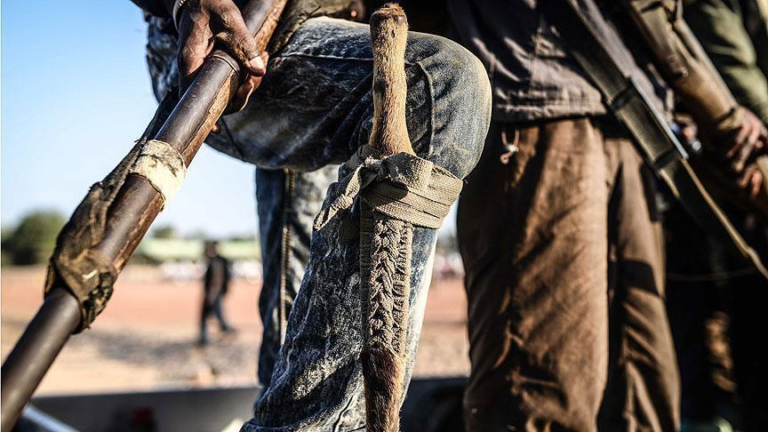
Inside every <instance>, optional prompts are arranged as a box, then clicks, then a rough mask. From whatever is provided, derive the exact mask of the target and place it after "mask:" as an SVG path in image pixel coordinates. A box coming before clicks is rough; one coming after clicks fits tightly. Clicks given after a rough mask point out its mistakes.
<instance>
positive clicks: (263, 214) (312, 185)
mask: <svg viewBox="0 0 768 432" xmlns="http://www.w3.org/2000/svg"><path fill="white" fill-rule="evenodd" d="M337 170H338V166H336V165H329V166H327V167H325V168H321V169H319V170H317V171H312V172H297V171H292V170H267V169H261V168H256V207H257V210H258V215H259V239H260V243H261V262H262V267H263V284H262V287H261V292H260V293H259V315H261V321H262V323H263V327H264V331H263V336H262V340H261V347H260V348H259V369H258V376H259V383H260V384H261V385H262V386H264V387H268V386H269V383H270V380H271V378H272V370H273V369H274V367H275V361H276V359H277V353H278V351H279V350H280V346H281V345H282V344H283V340H284V339H285V330H286V326H287V324H288V315H289V314H290V312H291V309H292V308H293V302H294V300H295V299H296V295H297V294H298V292H299V287H300V286H301V280H302V278H303V277H304V272H305V270H306V268H307V261H309V244H310V239H311V238H312V223H313V221H314V219H315V216H317V214H318V213H319V212H320V208H321V206H322V205H323V198H324V197H325V192H326V190H327V189H328V186H329V185H330V184H331V182H333V180H334V179H336V171H337Z"/></svg>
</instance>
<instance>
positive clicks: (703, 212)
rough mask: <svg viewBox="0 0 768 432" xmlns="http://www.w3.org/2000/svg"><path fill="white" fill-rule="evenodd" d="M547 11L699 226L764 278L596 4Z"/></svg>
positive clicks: (576, 1)
mask: <svg viewBox="0 0 768 432" xmlns="http://www.w3.org/2000/svg"><path fill="white" fill-rule="evenodd" d="M546 13H547V17H548V19H550V21H551V22H552V23H553V24H554V25H555V27H556V28H557V29H558V30H559V31H560V33H561V35H562V36H563V38H562V39H563V40H564V41H565V42H566V44H567V46H568V48H569V49H570V52H571V53H573V55H574V57H575V58H576V60H577V61H578V63H579V64H580V65H581V67H582V68H583V69H584V71H585V72H586V74H587V76H588V77H589V78H590V79H591V81H592V82H593V83H594V84H595V86H596V87H597V88H598V89H599V90H600V92H601V93H602V95H603V99H604V102H605V104H606V106H607V107H608V109H609V111H610V112H611V113H613V114H614V115H615V116H616V118H617V119H618V120H619V121H620V122H621V123H622V124H623V125H624V126H625V127H626V128H627V130H628V131H629V133H630V135H631V137H632V138H633V140H632V141H633V142H634V144H635V147H636V148H637V150H638V151H639V152H640V154H641V155H642V156H643V157H644V159H645V161H646V163H647V164H648V165H649V166H650V167H651V168H652V169H653V171H654V172H655V173H656V174H657V175H658V177H659V178H661V179H662V181H663V182H664V183H665V184H666V185H667V187H668V188H669V190H670V191H671V193H672V194H673V195H674V196H675V198H676V199H677V200H678V201H679V202H680V204H681V205H682V206H683V208H685V209H686V211H687V212H688V213H689V214H690V215H691V216H692V217H693V218H694V220H696V222H697V223H698V224H699V225H701V226H702V228H704V229H705V230H707V232H709V233H710V234H712V235H713V236H714V237H715V238H717V239H719V240H720V241H721V242H722V243H723V244H724V245H727V246H729V247H730V249H732V250H733V251H734V252H736V253H738V254H739V255H741V256H742V257H743V258H744V259H746V260H747V261H748V262H750V263H751V264H752V266H754V268H755V269H756V270H757V271H758V272H759V273H760V274H762V275H763V276H764V277H766V278H768V270H766V268H765V266H764V265H763V262H762V260H761V258H760V256H759V255H758V254H757V252H755V250H754V249H752V247H750V245H749V244H748V243H747V242H746V241H745V240H744V238H743V237H742V236H741V234H740V233H739V232H738V230H737V229H736V228H735V227H734V225H733V224H732V223H731V221H730V220H729V219H728V217H727V216H726V215H725V213H724V212H723V211H722V210H721V209H720V207H719V206H718V205H717V203H716V202H715V201H714V200H713V199H712V197H711V196H710V194H709V193H708V192H707V190H706V189H705V188H704V186H703V185H702V183H701V181H700V180H699V178H698V176H697V175H696V173H695V172H694V171H693V169H692V168H691V166H690V164H689V162H688V153H687V152H686V150H685V148H684V147H683V146H682V144H681V143H680V142H679V140H678V139H677V136H675V134H674V133H673V131H672V129H671V128H670V126H669V124H668V123H667V119H666V118H665V117H664V116H663V115H662V114H661V112H659V110H658V109H657V108H656V106H655V105H654V103H653V102H652V101H651V100H650V98H649V97H648V95H647V94H646V92H645V91H644V90H643V89H642V88H641V87H640V85H639V84H638V82H637V80H636V78H635V77H634V76H633V72H634V71H635V70H637V66H636V65H634V64H632V63H629V62H631V61H632V60H631V59H632V58H633V57H632V55H631V53H629V50H628V49H627V48H626V47H625V46H624V45H623V44H622V43H621V41H615V40H611V39H609V38H610V36H608V35H607V34H606V29H607V24H606V23H605V22H604V21H602V15H601V12H600V11H599V8H598V7H597V5H596V4H595V3H594V2H593V1H592V0H549V1H548V2H547V10H546ZM609 40H610V41H609ZM609 44H610V45H609ZM628 59H630V60H628Z"/></svg>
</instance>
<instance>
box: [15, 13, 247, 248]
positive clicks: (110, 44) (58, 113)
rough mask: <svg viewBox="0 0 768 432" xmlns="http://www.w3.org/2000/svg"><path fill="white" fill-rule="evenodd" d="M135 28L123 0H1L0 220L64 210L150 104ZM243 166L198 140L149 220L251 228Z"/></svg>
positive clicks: (135, 131) (126, 141) (120, 147)
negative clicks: (170, 195) (182, 175)
mask: <svg viewBox="0 0 768 432" xmlns="http://www.w3.org/2000/svg"><path fill="white" fill-rule="evenodd" d="M145 42H146V38H145V24H144V20H143V17H142V13H141V11H140V10H139V8H138V7H136V6H135V5H134V4H133V3H131V2H130V1H129V0H78V1H59V0H36V1H30V0H3V1H2V133H1V138H2V187H1V190H0V192H1V194H0V200H1V202H0V205H1V208H0V214H1V215H2V224H3V226H8V225H12V224H14V223H15V222H16V221H17V220H18V219H19V217H20V216H21V215H23V214H24V213H25V212H27V211H29V210H31V209H35V208H52V209H56V210H60V211H61V212H62V213H65V214H66V215H69V214H70V213H71V212H72V210H73V209H74V208H75V206H76V205H77V203H78V202H79V201H80V199H82V197H83V196H84V195H85V193H86V191H87V190H88V187H89V186H90V185H91V184H92V183H94V182H95V181H97V180H100V179H101V178H102V177H103V176H104V175H105V174H106V173H107V172H109V171H110V170H111V169H112V168H113V167H114V166H115V165H116V164H117V162H118V161H119V160H120V159H121V158H122V156H124V155H125V154H126V152H127V151H128V150H129V149H130V148H131V146H132V145H133V141H134V140H135V139H137V138H138V137H139V135H140V134H141V132H143V130H144V128H145V127H146V125H147V123H148V122H149V120H150V118H151V117H152V114H153V113H154V111H155V108H156V106H157V104H156V102H155V98H154V96H153V95H152V92H151V87H150V82H149V75H148V73H147V67H146V63H145V61H144V45H145ZM253 197H254V184H253V167H252V166H250V165H247V164H244V163H242V162H239V161H236V160H234V159H232V158H228V157H226V156H223V155H221V154H220V153H217V152H215V151H213V150H211V149H210V148H208V147H207V146H204V147H203V149H202V150H201V151H200V153H199V154H198V156H197V158H196V159H195V161H194V162H193V163H192V165H191V166H190V167H189V171H188V175H187V179H186V181H185V182H184V185H183V187H182V188H181V190H180V191H179V193H178V194H177V195H176V197H175V198H174V199H173V201H171V202H170V203H169V205H168V207H167V208H166V210H165V211H164V212H163V213H162V214H161V215H160V217H159V218H158V219H157V221H156V222H155V225H158V224H161V223H173V224H174V225H176V226H177V227H179V228H180V229H181V230H182V231H184V232H190V231H195V230H199V229H201V230H204V231H206V232H208V233H210V234H213V235H218V236H224V235H229V234H240V233H249V232H250V233H253V232H256V216H255V214H256V212H255V200H254V198H253Z"/></svg>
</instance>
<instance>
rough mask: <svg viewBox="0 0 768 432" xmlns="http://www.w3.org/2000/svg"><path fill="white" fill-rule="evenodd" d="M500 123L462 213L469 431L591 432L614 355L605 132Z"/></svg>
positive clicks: (563, 124)
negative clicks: (610, 341) (609, 313)
mask: <svg viewBox="0 0 768 432" xmlns="http://www.w3.org/2000/svg"><path fill="white" fill-rule="evenodd" d="M491 130H492V132H491V133H490V134H489V136H488V141H487V143H486V148H485V151H484V153H483V158H482V160H481V162H480V164H479V166H478V167H477V169H475V171H474V172H473V173H472V175H471V176H470V177H469V178H468V182H467V185H466V187H465V190H464V192H463V194H462V197H461V199H460V202H459V211H458V222H459V225H458V234H459V248H460V251H461V254H462V258H463V259H464V263H465V268H466V286H467V294H468V307H469V311H468V324H469V338H470V360H471V363H472V370H471V374H470V378H469V383H468V387H467V390H466V394H465V400H464V406H465V420H466V424H467V429H468V430H469V431H472V432H475V431H489V432H491V431H493V432H495V431H502V430H518V431H523V430H579V431H588V430H594V429H595V428H596V423H595V420H596V417H597V412H598V407H599V404H600V400H601V397H602V393H603V389H604V385H605V380H606V373H607V361H608V329H607V324H608V317H607V310H608V308H607V302H608V299H607V254H608V248H607V237H608V233H607V207H608V206H607V203H608V195H609V184H608V183H609V182H608V180H607V179H608V178H609V177H608V174H607V171H608V169H607V162H606V158H605V154H604V149H603V141H602V137H601V135H600V133H599V131H598V130H597V129H596V128H595V126H594V125H593V124H592V122H591V120H590V119H588V118H581V119H576V120H561V121H550V122H543V123H537V124H532V125H517V127H515V126H514V125H506V126H505V125H501V124H494V126H493V127H492V129H491ZM502 133H503V135H502ZM505 145H506V146H505ZM515 150H516V151H515ZM509 152H514V153H511V154H509ZM504 153H507V154H506V155H504ZM502 155H504V157H502Z"/></svg>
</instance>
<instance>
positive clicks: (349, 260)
mask: <svg viewBox="0 0 768 432" xmlns="http://www.w3.org/2000/svg"><path fill="white" fill-rule="evenodd" d="M368 32H369V30H368V27H367V26H364V25H360V24H353V23H349V22H344V21H339V20H332V19H323V18H321V19H314V20H311V21H309V22H308V23H307V24H305V25H304V26H302V27H301V28H300V29H299V31H298V32H297V33H296V34H295V35H294V37H293V39H292V40H291V41H290V43H289V44H288V46H287V47H286V48H285V49H284V50H283V51H282V52H281V53H279V54H278V55H277V56H274V57H273V58H272V59H271V60H270V64H269V70H270V72H269V74H268V75H267V78H266V79H265V81H264V83H263V84H262V87H261V88H260V89H259V91H258V92H257V93H256V94H255V95H254V98H253V99H252V102H251V104H250V105H249V107H248V108H246V110H245V111H244V112H243V113H240V114H236V115H233V116H230V117H228V118H227V119H226V122H227V125H228V127H229V128H230V129H232V130H238V131H240V134H239V136H241V137H242V138H241V140H240V142H238V143H236V146H237V147H238V149H239V151H240V152H241V153H242V154H243V155H244V156H245V158H246V159H247V160H250V161H252V162H254V163H256V164H258V165H260V166H262V167H268V168H278V167H288V168H292V169H297V170H313V169H316V168H319V167H322V166H324V165H327V164H329V163H338V162H342V161H345V160H347V159H349V158H350V156H351V155H352V154H353V152H355V151H356V150H357V148H358V147H360V146H361V145H362V144H365V143H366V142H367V140H368V135H369V132H370V129H371V125H372V114H373V107H372V99H371V72H372V61H371V58H372V57H371V51H370V42H369V40H370V36H369V33H368ZM406 62H407V66H406V74H407V79H408V100H407V116H408V127H409V135H410V137H411V140H412V141H413V145H414V148H415V150H416V152H417V153H418V154H419V155H420V156H421V157H424V158H425V159H427V160H430V161H432V162H434V163H436V164H437V165H439V166H442V167H444V168H446V169H447V170H449V171H450V172H451V173H452V174H453V175H455V176H457V177H459V178H463V177H464V176H466V175H467V174H468V173H469V171H470V170H471V169H472V168H473V167H474V165H475V163H476V162H477V160H478V158H479V155H480V152H481V149H482V145H483V139H484V137H485V133H486V131H487V126H488V121H489V115H490V88H489V84H488V80H487V77H486V75H485V72H484V70H483V69H482V65H481V64H480V63H479V62H478V61H477V60H476V59H475V58H474V57H473V56H472V55H471V54H469V53H468V52H467V51H466V50H464V49H463V48H460V47H459V46H458V45H455V44H453V43H451V42H449V41H447V40H445V39H441V38H437V37H434V36H427V35H421V34H416V33H412V34H411V35H410V40H409V45H408V49H407V51H406ZM237 137H238V135H237V134H236V135H235V138H236V139H237ZM347 170H348V168H346V167H342V168H341V172H342V175H344V174H346V171H347ZM337 193H338V191H336V189H335V188H334V186H332V187H331V188H330V189H329V195H328V198H327V199H333V198H335V195H336V194H337ZM354 211H355V212H356V211H357V209H355V210H354ZM338 229H339V222H338V220H336V219H334V220H332V221H331V222H330V224H329V225H327V226H326V227H324V228H323V229H322V230H320V231H317V232H314V233H313V236H312V244H311V249H310V258H309V262H308V263H307V270H306V274H305V276H304V280H303V281H302V286H301V288H300V290H299V293H298V296H297V297H296V299H295V302H294V305H293V310H292V311H291V313H290V316H289V317H288V325H287V330H286V338H285V344H284V345H283V346H282V347H281V349H280V352H279V354H278V358H277V362H276V364H275V370H274V372H273V374H272V377H271V384H270V386H269V387H268V388H267V389H266V390H265V391H264V393H263V394H262V396H261V398H260V399H259V401H257V403H256V406H255V416H254V418H253V419H252V420H251V421H250V422H248V423H247V424H246V425H245V426H244V427H243V429H244V430H247V431H251V430H297V429H311V430H356V429H360V428H362V427H363V424H364V418H363V412H362V409H363V408H362V404H361V402H362V399H363V395H362V375H361V368H360V364H359V361H358V358H357V357H358V354H359V352H360V349H361V347H362V345H361V344H362V331H361V330H362V329H361V324H360V323H361V321H362V318H361V310H360V306H361V302H360V298H359V296H358V290H359V286H360V276H359V253H358V252H359V251H358V243H357V241H343V240H342V239H341V237H340V235H339V232H338ZM435 238H436V236H435V230H434V229H427V228H419V227H417V228H415V230H414V235H413V252H412V253H413V255H412V261H411V286H412V294H411V298H410V303H411V313H410V316H409V331H408V345H409V348H410V354H411V362H412V358H413V354H414V352H415V348H416V342H417V340H418V334H419V331H420V325H421V316H422V314H423V307H424V302H425V300H426V289H427V287H428V284H427V283H425V281H427V280H428V278H429V276H430V257H431V255H432V253H433V248H434V242H435ZM406 383H407V379H406V382H404V383H403V385H406Z"/></svg>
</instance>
